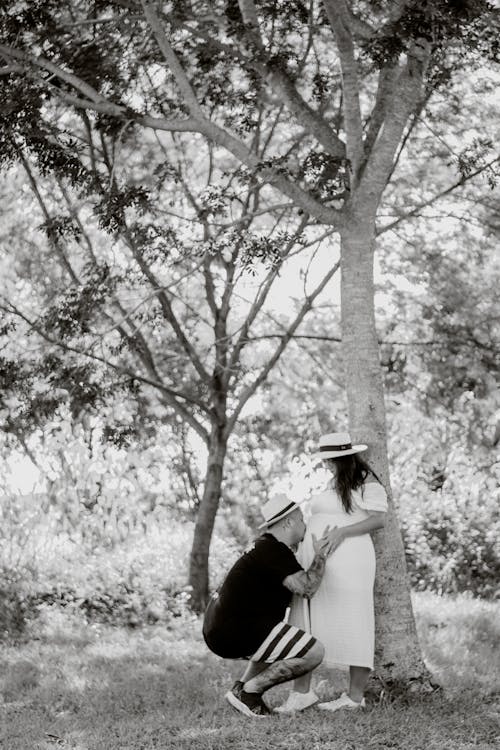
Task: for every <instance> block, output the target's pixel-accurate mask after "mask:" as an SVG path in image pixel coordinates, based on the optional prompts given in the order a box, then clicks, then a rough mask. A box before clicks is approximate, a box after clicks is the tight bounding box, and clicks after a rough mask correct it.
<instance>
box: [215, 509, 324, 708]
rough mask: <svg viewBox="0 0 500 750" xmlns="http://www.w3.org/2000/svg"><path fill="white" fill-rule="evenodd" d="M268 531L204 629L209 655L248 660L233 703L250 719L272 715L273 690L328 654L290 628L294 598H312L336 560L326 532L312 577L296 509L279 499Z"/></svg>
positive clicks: (317, 545)
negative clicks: (301, 550) (268, 699)
mask: <svg viewBox="0 0 500 750" xmlns="http://www.w3.org/2000/svg"><path fill="white" fill-rule="evenodd" d="M262 514H263V516H264V518H265V519H266V520H265V523H263V524H262V525H261V526H260V528H263V527H265V528H266V531H265V533H263V534H262V536H260V537H258V539H256V541H255V543H254V546H253V548H252V549H251V550H250V551H248V552H245V554H244V555H243V556H242V557H240V558H239V560H237V561H236V563H235V564H234V565H233V567H232V568H231V570H230V571H229V573H228V574H227V576H226V579H225V580H224V583H223V584H222V587H221V588H220V590H219V592H218V593H217V594H214V595H213V597H212V598H211V600H210V602H209V605H208V607H207V610H206V612H205V618H204V623H203V636H204V638H205V642H206V644H207V646H208V647H209V649H210V650H211V651H213V652H214V653H215V654H217V655H218V656H222V657H223V658H226V659H248V661H249V663H248V666H247V668H246V670H245V672H244V674H243V676H242V677H241V680H237V681H236V682H235V684H234V685H233V687H232V689H231V690H230V691H229V692H228V693H226V696H225V697H226V699H227V701H228V702H229V703H230V704H231V705H232V706H233V707H234V708H236V709H237V710H238V711H240V712H241V713H243V714H245V715H247V716H256V717H263V716H266V715H267V714H269V713H270V710H269V708H268V707H267V706H266V704H265V703H264V701H263V699H262V695H263V693H264V692H265V691H266V690H268V689H269V688H271V687H273V686H274V685H279V684H280V683H282V682H287V681H288V680H293V679H294V678H295V677H299V676H300V675H303V674H307V673H308V672H311V671H312V670H313V669H315V668H316V667H317V666H318V665H319V664H320V663H321V661H322V659H323V655H324V648H323V646H322V644H321V643H319V641H317V640H316V638H313V636H311V634H310V633H306V632H305V631H304V630H300V628H297V627H295V626H294V625H288V624H287V623H286V622H284V618H285V614H286V609H287V607H288V606H289V604H290V601H291V598H292V594H293V593H295V594H300V595H301V596H305V597H308V598H310V597H311V596H312V595H313V594H314V593H315V592H316V590H317V588H318V586H319V584H320V581H321V578H322V576H323V573H324V570H325V562H326V560H327V558H328V555H329V554H330V552H331V544H330V542H329V539H328V532H329V528H327V529H326V530H325V532H324V534H323V536H322V537H321V538H320V539H316V538H315V537H314V536H313V544H314V551H315V557H314V560H313V562H312V564H311V566H310V568H309V570H307V571H305V570H304V569H303V568H302V566H301V565H300V564H299V562H298V560H297V558H296V557H295V555H294V553H293V551H292V550H293V549H295V548H296V546H297V544H298V543H299V542H301V541H302V539H303V538H304V533H305V528H306V527H305V523H304V519H303V516H302V511H301V509H300V508H299V506H298V504H297V503H294V502H290V500H289V499H288V498H287V497H286V495H275V496H274V497H272V498H271V499H270V500H269V501H268V502H267V503H266V504H265V505H264V506H263V508H262Z"/></svg>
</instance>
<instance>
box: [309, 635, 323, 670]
mask: <svg viewBox="0 0 500 750" xmlns="http://www.w3.org/2000/svg"><path fill="white" fill-rule="evenodd" d="M324 655H325V647H324V646H323V644H322V643H321V642H320V641H316V643H315V644H314V645H313V646H311V648H310V649H309V651H308V652H307V654H306V658H307V661H308V663H309V664H310V665H311V669H314V667H317V666H318V665H319V664H321V662H322V661H323V657H324Z"/></svg>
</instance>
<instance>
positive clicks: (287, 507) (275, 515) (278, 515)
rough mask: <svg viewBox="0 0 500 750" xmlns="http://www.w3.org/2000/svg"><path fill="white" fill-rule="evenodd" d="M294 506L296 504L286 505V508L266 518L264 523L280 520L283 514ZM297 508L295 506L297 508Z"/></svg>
mask: <svg viewBox="0 0 500 750" xmlns="http://www.w3.org/2000/svg"><path fill="white" fill-rule="evenodd" d="M294 505H297V503H290V505H287V506H286V508H282V509H281V510H280V511H279V512H278V513H275V514H274V516H271V518H268V519H267V521H266V523H272V522H273V521H277V520H278V518H280V517H281V516H282V515H283V514H284V513H286V512H287V511H289V510H290V508H293V506H294ZM298 507H299V506H298V505H297V508H298Z"/></svg>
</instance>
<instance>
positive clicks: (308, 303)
mask: <svg viewBox="0 0 500 750" xmlns="http://www.w3.org/2000/svg"><path fill="white" fill-rule="evenodd" d="M339 268H340V261H338V262H337V263H335V265H334V266H333V267H332V268H331V269H330V270H329V271H328V273H327V274H326V275H325V276H324V278H323V279H322V281H321V282H320V283H319V284H318V286H317V287H316V289H315V290H314V291H313V292H312V294H310V295H309V296H308V297H307V298H306V299H305V301H304V303H303V305H302V307H301V308H300V310H299V312H298V313H297V315H296V316H295V319H294V321H293V322H292V324H291V325H290V327H289V328H288V330H287V332H286V333H285V334H283V336H281V341H280V343H279V345H278V347H277V348H276V351H275V352H274V354H273V355H272V356H271V357H270V359H269V360H268V361H267V363H266V364H265V365H264V367H263V368H262V369H261V371H260V373H259V375H258V376H257V377H256V378H255V380H254V381H253V383H250V385H248V386H247V387H246V388H245V389H244V391H243V393H242V394H241V396H240V398H239V399H238V403H237V405H236V406H235V408H234V411H233V413H232V414H231V416H230V417H229V419H228V423H227V427H226V431H227V434H230V433H231V431H232V429H233V428H234V425H235V423H236V421H237V419H238V417H239V415H240V413H241V410H242V409H243V407H244V405H245V404H246V402H247V401H248V399H249V398H250V397H251V396H253V394H254V393H255V392H256V390H257V388H258V387H259V386H260V385H261V384H262V383H263V382H264V381H265V380H266V378H267V376H268V375H269V373H270V372H271V370H272V368H273V367H274V365H275V364H276V362H277V361H278V360H279V358H280V357H281V355H282V354H283V352H284V351H285V349H286V347H287V346H288V344H289V342H290V341H291V340H292V338H293V336H294V334H295V331H296V330H297V328H298V327H299V326H300V324H301V323H302V321H303V320H304V317H305V316H306V314H307V313H308V312H309V310H310V309H311V307H312V306H313V303H314V300H315V299H316V297H317V296H318V295H319V294H320V293H321V292H322V291H323V289H324V288H325V287H326V285H327V284H328V282H329V281H330V280H331V278H332V277H333V276H334V274H335V273H336V272H337V271H338V269H339Z"/></svg>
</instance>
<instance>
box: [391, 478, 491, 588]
mask: <svg viewBox="0 0 500 750" xmlns="http://www.w3.org/2000/svg"><path fill="white" fill-rule="evenodd" d="M455 490H456V488H454V487H452V486H450V485H449V484H448V485H446V484H445V485H444V486H443V488H442V489H440V490H437V491H435V492H432V491H431V492H429V491H428V493H427V494H426V496H425V497H424V498H422V499H421V500H420V501H419V502H418V503H416V502H410V503H408V504H405V505H404V506H403V507H401V508H400V514H401V515H402V530H403V537H404V542H405V548H406V554H407V561H408V568H409V573H410V578H411V582H412V586H413V587H414V588H415V589H417V590H424V589H427V590H430V591H435V592H437V593H440V594H443V593H445V594H450V593H458V592H469V593H471V594H473V595H474V596H479V597H484V598H487V599H492V598H497V597H498V596H499V594H500V591H499V581H500V543H499V539H500V508H499V498H498V490H497V492H495V491H492V489H491V488H489V491H488V488H486V487H483V488H482V490H483V491H479V492H478V491H476V489H475V488H474V486H472V487H469V488H467V487H466V486H462V487H461V488H460V491H459V492H456V491H455Z"/></svg>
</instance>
